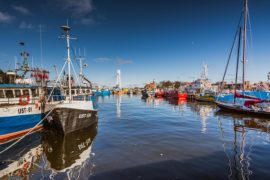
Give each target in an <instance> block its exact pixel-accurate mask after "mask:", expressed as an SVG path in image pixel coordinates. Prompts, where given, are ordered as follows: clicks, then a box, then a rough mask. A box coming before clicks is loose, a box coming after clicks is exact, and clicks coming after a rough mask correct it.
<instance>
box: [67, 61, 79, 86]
mask: <svg viewBox="0 0 270 180" xmlns="http://www.w3.org/2000/svg"><path fill="white" fill-rule="evenodd" d="M70 64H71V67H72V70H73V72H74V76H75V78H76V80H77V82H78V84H79V87H80V88H81V82H80V81H79V79H78V77H77V75H76V71H75V69H74V66H73V63H72V61H70Z"/></svg>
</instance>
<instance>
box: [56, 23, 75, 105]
mask: <svg viewBox="0 0 270 180" xmlns="http://www.w3.org/2000/svg"><path fill="white" fill-rule="evenodd" d="M60 28H61V29H62V30H63V31H64V33H65V34H62V35H61V36H60V37H59V38H62V39H66V40H67V59H66V61H67V64H68V88H69V101H71V100H72V95H71V59H70V39H77V38H72V37H70V35H69V31H70V30H71V28H70V27H69V26H68V20H67V25H63V26H61V27H60Z"/></svg>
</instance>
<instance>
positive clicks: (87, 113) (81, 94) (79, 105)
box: [45, 25, 98, 134]
mask: <svg viewBox="0 0 270 180" xmlns="http://www.w3.org/2000/svg"><path fill="white" fill-rule="evenodd" d="M61 29H62V30H63V32H64V34H63V35H62V36H61V38H63V39H66V42H67V59H66V61H65V64H64V65H63V67H62V70H61V73H60V74H59V76H58V78H57V79H58V80H59V79H60V77H61V75H62V72H63V71H64V69H65V68H66V64H67V66H68V67H67V71H68V73H67V74H64V79H65V80H66V81H65V82H64V83H60V84H62V85H64V86H65V85H66V86H67V87H66V88H63V89H64V92H65V99H64V100H62V101H60V102H59V103H58V104H56V105H54V107H53V109H52V110H51V111H50V114H49V115H48V116H47V118H46V120H45V127H49V128H53V129H56V130H59V131H60V132H62V133H64V134H67V133H70V132H73V131H76V130H79V129H82V128H85V127H88V126H90V125H92V124H94V123H96V122H97V120H98V118H97V108H96V106H95V105H94V103H93V101H92V99H91V95H90V94H91V93H90V89H89V88H86V89H84V88H82V86H81V85H80V83H79V82H77V83H78V85H77V86H76V83H75V80H76V78H74V77H76V74H75V72H73V73H74V74H73V76H72V75H71V68H72V69H73V71H74V67H73V65H72V63H71V58H70V39H74V38H72V37H70V30H71V28H70V27H69V26H68V25H65V26H61ZM58 80H57V82H58ZM57 82H56V83H57ZM87 90H89V91H88V92H89V94H88V93H87Z"/></svg>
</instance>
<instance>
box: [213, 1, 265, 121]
mask: <svg viewBox="0 0 270 180" xmlns="http://www.w3.org/2000/svg"><path fill="white" fill-rule="evenodd" d="M242 17H243V18H242ZM247 18H248V4H247V0H244V8H243V12H242V15H241V21H240V22H242V23H239V25H238V27H237V31H236V35H235V39H234V43H233V46H232V48H231V52H230V56H231V53H232V50H233V49H234V48H233V47H234V44H235V42H236V40H237V39H238V46H237V48H238V49H237V62H236V73H235V82H234V93H233V95H232V99H228V98H224V96H223V95H222V94H221V95H219V96H217V97H216V101H215V102H216V105H217V106H218V107H219V108H220V109H221V110H225V111H230V112H235V113H243V114H248V115H259V116H264V117H268V118H269V117H270V106H269V100H264V99H261V98H259V97H256V96H250V95H246V94H245V91H246V81H245V64H246V42H247V40H246V34H247V32H246V31H247V30H246V29H247V27H246V26H247ZM242 24H243V25H242ZM242 32H243V35H242ZM241 47H242V48H243V49H242V52H241V50H240V49H241ZM240 53H242V54H243V56H242V65H243V66H242V68H243V69H242V72H243V74H242V84H241V87H240V91H238V92H237V80H238V69H239V61H240ZM230 56H229V58H228V61H227V65H226V68H225V72H224V75H223V79H222V83H221V88H220V91H221V92H222V90H223V86H224V78H225V75H226V72H227V67H228V65H229V62H230ZM227 96H228V95H227Z"/></svg>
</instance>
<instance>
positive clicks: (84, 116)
mask: <svg viewBox="0 0 270 180" xmlns="http://www.w3.org/2000/svg"><path fill="white" fill-rule="evenodd" d="M89 117H91V113H84V114H79V119H83V118H89Z"/></svg>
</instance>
